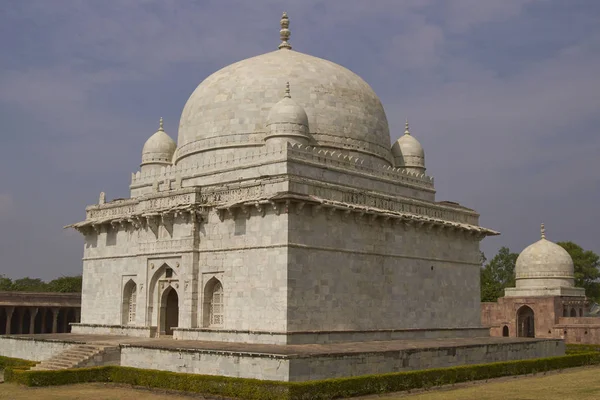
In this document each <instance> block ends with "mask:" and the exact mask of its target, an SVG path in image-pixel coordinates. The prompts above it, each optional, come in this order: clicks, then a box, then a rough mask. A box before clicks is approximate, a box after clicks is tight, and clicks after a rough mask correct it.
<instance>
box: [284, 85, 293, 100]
mask: <svg viewBox="0 0 600 400" xmlns="http://www.w3.org/2000/svg"><path fill="white" fill-rule="evenodd" d="M283 97H287V98H288V99H290V98H292V95H290V83H289V82H286V83H285V96H283Z"/></svg>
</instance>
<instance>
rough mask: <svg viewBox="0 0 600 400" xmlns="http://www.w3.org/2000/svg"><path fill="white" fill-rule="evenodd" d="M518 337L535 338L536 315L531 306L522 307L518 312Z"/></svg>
mask: <svg viewBox="0 0 600 400" xmlns="http://www.w3.org/2000/svg"><path fill="white" fill-rule="evenodd" d="M517 336H518V337H535V313H534V312H533V310H532V309H531V307H529V306H522V307H521V308H519V310H518V311H517Z"/></svg>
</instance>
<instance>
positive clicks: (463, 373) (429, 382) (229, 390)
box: [5, 352, 600, 400]
mask: <svg viewBox="0 0 600 400" xmlns="http://www.w3.org/2000/svg"><path fill="white" fill-rule="evenodd" d="M595 364H600V353H599V352H588V353H579V354H573V355H567V356H561V357H551V358H540V359H535V360H521V361H506V362H499V363H492V364H478V365H464V366H460V367H452V368H439V369H429V370H421V371H407V372H396V373H390V374H383V375H367V376H359V377H353V378H340V379H327V380H321V381H308V382H276V381H261V380H256V379H245V378H229V377H222V376H211V375H195V374H182V373H176V372H167V371H155V370H144V369H136V368H129V367H120V366H107V367H96V368H80V369H71V370H59V371H25V370H20V369H17V368H7V369H6V373H5V380H6V381H12V382H18V383H22V384H24V385H27V386H49V385H65V384H72V383H84V382H114V383H124V384H130V385H134V386H145V387H149V388H161V389H168V390H180V391H186V392H193V393H204V394H211V395H220V396H225V397H237V398H242V399H249V400H279V399H282V400H329V399H335V398H341V397H352V396H362V395H368V394H376V393H386V392H398V391H405V390H411V389H417V388H430V387H434V386H440V385H448V384H454V383H459V382H465V381H473V380H483V379H490V378H498V377H503V376H511V375H523V374H529V373H536V372H545V371H550V370H556V369H564V368H571V367H579V366H584V365H595Z"/></svg>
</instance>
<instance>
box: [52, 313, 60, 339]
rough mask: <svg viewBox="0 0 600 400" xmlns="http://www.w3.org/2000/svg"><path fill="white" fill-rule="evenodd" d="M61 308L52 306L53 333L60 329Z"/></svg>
mask: <svg viewBox="0 0 600 400" xmlns="http://www.w3.org/2000/svg"><path fill="white" fill-rule="evenodd" d="M59 311H60V308H56V307H55V308H52V333H56V332H57V331H58V312H59Z"/></svg>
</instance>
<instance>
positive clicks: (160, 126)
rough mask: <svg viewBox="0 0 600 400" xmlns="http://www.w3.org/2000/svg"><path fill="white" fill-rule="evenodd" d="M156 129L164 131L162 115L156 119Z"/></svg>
mask: <svg viewBox="0 0 600 400" xmlns="http://www.w3.org/2000/svg"><path fill="white" fill-rule="evenodd" d="M158 130H159V131H161V132H164V131H165V127H164V125H163V117H160V119H159V120H158Z"/></svg>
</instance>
